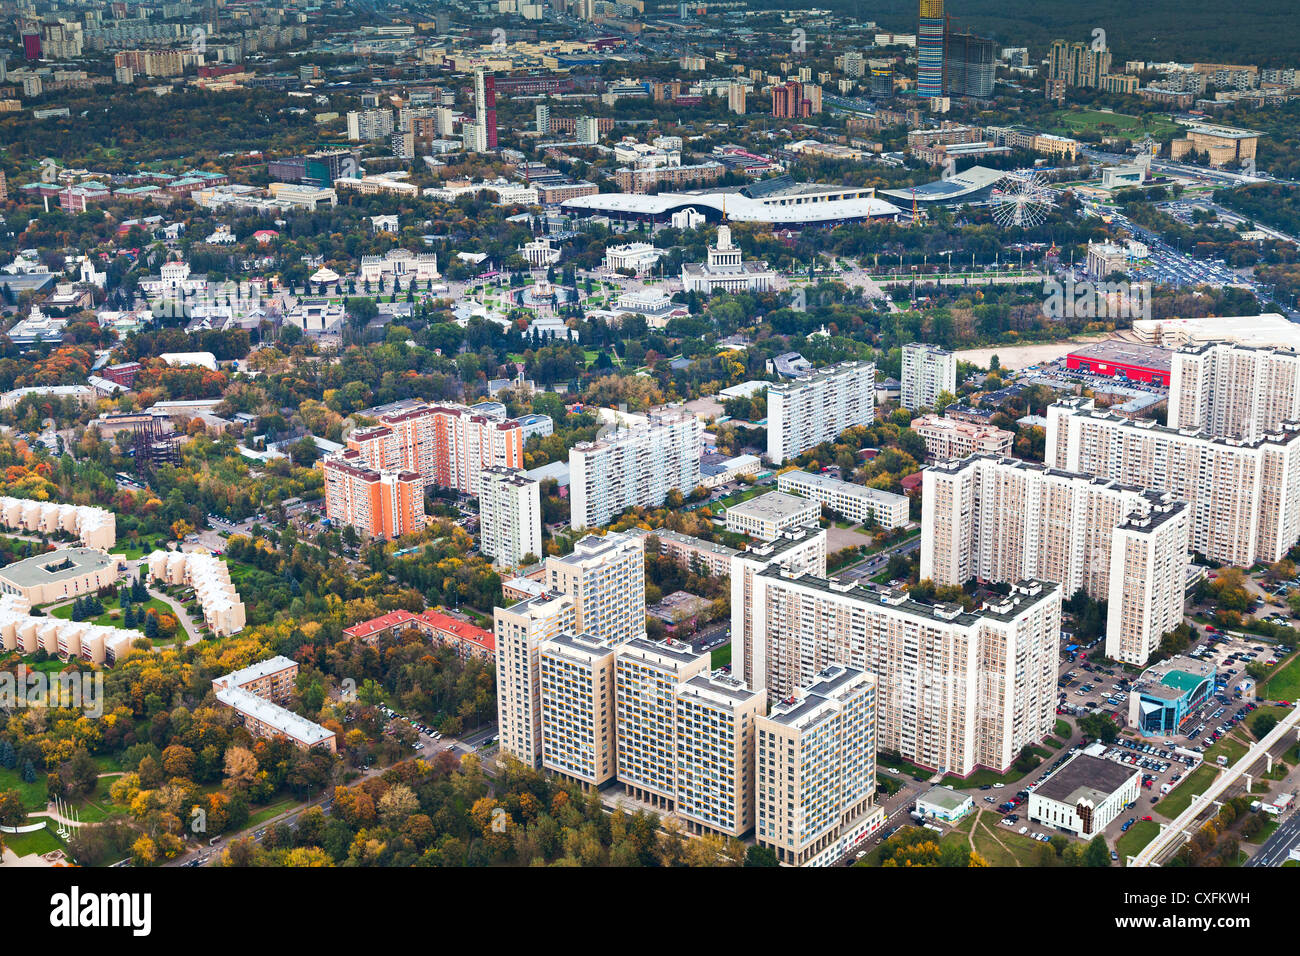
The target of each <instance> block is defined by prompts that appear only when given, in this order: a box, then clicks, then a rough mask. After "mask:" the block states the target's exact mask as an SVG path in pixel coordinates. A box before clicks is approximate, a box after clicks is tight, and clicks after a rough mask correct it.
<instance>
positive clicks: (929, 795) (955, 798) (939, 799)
mask: <svg viewBox="0 0 1300 956" xmlns="http://www.w3.org/2000/svg"><path fill="white" fill-rule="evenodd" d="M972 800H974V797H972V796H970V795H969V794H965V793H958V792H957V791H956V790H954V789H953V788H952V787H931V788H930V789H929V790H927V791H925V793H923V794H921V795H920V796H919V797H917V798H916V802H917V803H918V804H921V803H925V804H929V805H930V806H932V807H939V808H940V809H942V810H946V811H948V812H949V813H956V812H957V811H958V810H960V809H961V808H962V807H963V806H965V805H966V804H967V803H969V802H971V801H972Z"/></svg>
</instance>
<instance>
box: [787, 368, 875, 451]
mask: <svg viewBox="0 0 1300 956" xmlns="http://www.w3.org/2000/svg"><path fill="white" fill-rule="evenodd" d="M875 413H876V365H875V363H874V362H842V363H840V364H839V365H830V366H827V367H826V368H822V369H817V370H816V371H813V372H808V373H806V374H803V375H800V376H798V377H796V378H794V379H792V380H791V381H788V382H782V383H780V384H776V385H772V386H771V387H770V388H768V390H767V457H768V460H769V461H771V462H772V464H774V465H779V464H781V463H782V462H783V461H785V460H786V459H788V458H794V457H796V456H798V455H801V454H803V453H804V452H805V451H807V450H808V449H809V448H813V447H815V446H817V445H820V444H821V443H822V442H824V441H833V440H835V439H836V438H838V437H839V436H840V433H841V432H843V431H844V430H845V429H846V428H852V427H853V426H854V425H869V424H871V422H872V421H874V420H875Z"/></svg>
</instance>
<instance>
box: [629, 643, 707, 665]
mask: <svg viewBox="0 0 1300 956" xmlns="http://www.w3.org/2000/svg"><path fill="white" fill-rule="evenodd" d="M618 654H619V657H624V656H628V657H633V656H635V657H638V658H640V659H641V660H644V661H650V662H654V663H664V662H667V663H670V664H672V665H674V666H677V667H681V666H683V665H686V664H691V663H694V662H695V661H697V660H699V659H700V658H701V657H705V656H706V655H707V654H708V651H704V652H701V653H697V652H696V651H695V650H693V649H692V648H691V645H690V644H686V643H682V642H680V641H674V640H664V641H652V640H650V638H648V637H634V638H632V639H631V640H630V641H625V642H624V643H622V644H620V645H619V648H618Z"/></svg>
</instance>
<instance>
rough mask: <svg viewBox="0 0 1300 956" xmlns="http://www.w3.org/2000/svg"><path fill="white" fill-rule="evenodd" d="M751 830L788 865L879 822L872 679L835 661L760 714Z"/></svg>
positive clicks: (829, 853)
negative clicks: (793, 694)
mask: <svg viewBox="0 0 1300 956" xmlns="http://www.w3.org/2000/svg"><path fill="white" fill-rule="evenodd" d="M757 724H758V726H757V731H756V734H755V738H756V741H757V745H758V763H757V767H756V770H755V787H754V790H755V796H756V812H755V820H754V837H755V840H756V842H757V843H758V844H759V846H765V847H767V848H768V849H770V850H772V852H774V853H775V854H776V857H777V859H778V860H779V861H780V862H781V863H783V864H786V865H789V866H819V865H821V866H825V865H829V864H831V863H834V862H835V861H837V860H838V859H840V857H842V856H843V855H844V853H845V852H846V851H847V850H848V849H849V847H851V846H853V845H854V844H856V843H857V842H859V841H860V840H861V838H862V837H863V836H865V835H866V834H867V833H869V832H871V831H872V830H875V829H877V828H878V827H880V826H881V824H882V823H883V822H884V818H885V815H884V812H883V811H882V810H881V809H880V808H879V807H877V806H876V804H875V793H876V681H875V679H874V678H873V677H871V676H870V675H869V674H866V673H865V672H863V671H861V670H859V669H857V668H854V667H843V666H840V665H835V666H832V667H828V668H827V669H826V670H824V671H822V672H821V673H820V674H818V675H817V679H816V681H815V682H814V683H813V684H812V686H811V687H809V688H808V690H807V692H806V693H804V694H802V695H800V696H797V697H793V698H789V699H787V700H783V701H781V702H780V703H778V704H777V705H776V706H774V707H773V708H772V712H771V713H770V714H768V715H767V716H766V717H759V718H758V721H757Z"/></svg>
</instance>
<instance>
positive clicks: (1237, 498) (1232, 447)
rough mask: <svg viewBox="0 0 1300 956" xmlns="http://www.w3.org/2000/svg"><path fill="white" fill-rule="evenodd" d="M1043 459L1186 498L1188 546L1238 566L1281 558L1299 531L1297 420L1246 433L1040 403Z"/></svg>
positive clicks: (1084, 404)
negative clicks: (1251, 435)
mask: <svg viewBox="0 0 1300 956" xmlns="http://www.w3.org/2000/svg"><path fill="white" fill-rule="evenodd" d="M1047 464H1048V466H1049V467H1053V468H1063V469H1066V470H1068V471H1074V472H1084V473H1086V474H1089V475H1096V476H1097V477H1099V478H1108V479H1111V480H1114V481H1120V482H1123V483H1125V484H1130V485H1137V486H1139V487H1142V488H1146V489H1149V490H1151V491H1160V492H1166V493H1168V494H1171V495H1173V496H1174V497H1176V498H1181V499H1182V500H1184V501H1186V502H1187V503H1188V507H1189V510H1190V519H1189V524H1190V528H1191V545H1190V547H1191V550H1192V551H1194V552H1197V553H1199V554H1202V555H1205V557H1207V558H1209V559H1210V560H1212V561H1218V562H1220V563H1222V564H1231V565H1236V566H1238V567H1250V566H1251V565H1253V564H1255V563H1256V562H1264V563H1266V564H1272V563H1273V562H1275V561H1278V560H1280V559H1281V558H1282V557H1283V556H1284V555H1285V554H1286V552H1287V551H1288V550H1289V549H1290V547H1291V545H1293V544H1294V543H1295V541H1296V539H1297V538H1298V537H1300V425H1297V424H1293V423H1289V422H1288V423H1285V424H1283V425H1282V427H1281V428H1278V429H1276V430H1270V431H1269V432H1267V433H1266V434H1264V435H1262V436H1261V437H1259V438H1257V439H1254V440H1251V441H1246V440H1241V439H1231V438H1214V437H1211V436H1207V435H1204V434H1202V433H1198V432H1193V431H1191V430H1190V429H1182V430H1180V429H1177V428H1169V427H1166V426H1164V425H1159V424H1157V423H1156V422H1154V421H1150V420H1142V419H1138V420H1132V419H1128V418H1124V417H1122V416H1120V415H1116V414H1114V413H1112V412H1105V411H1099V410H1098V409H1097V408H1096V407H1095V406H1094V404H1093V402H1092V401H1091V400H1090V399H1083V398H1072V399H1065V400H1062V401H1060V402H1057V403H1056V404H1053V405H1050V406H1048V409H1047Z"/></svg>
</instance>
